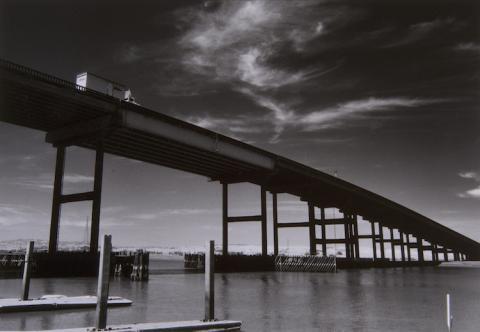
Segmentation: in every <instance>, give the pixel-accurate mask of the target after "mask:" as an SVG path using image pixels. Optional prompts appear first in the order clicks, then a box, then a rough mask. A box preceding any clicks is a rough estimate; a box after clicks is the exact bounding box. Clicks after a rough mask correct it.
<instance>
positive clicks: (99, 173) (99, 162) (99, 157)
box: [90, 142, 103, 252]
mask: <svg viewBox="0 0 480 332" xmlns="http://www.w3.org/2000/svg"><path fill="white" fill-rule="evenodd" d="M102 179H103V143H102V142H100V143H98V145H97V151H96V152H95V175H94V180H93V203H92V226H91V227H90V252H97V251H98V236H99V232H100V206H101V202H102Z"/></svg>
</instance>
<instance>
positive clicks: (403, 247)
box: [400, 231, 405, 262]
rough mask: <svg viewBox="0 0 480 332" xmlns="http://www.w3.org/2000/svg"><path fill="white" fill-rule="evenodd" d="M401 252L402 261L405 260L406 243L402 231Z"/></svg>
mask: <svg viewBox="0 0 480 332" xmlns="http://www.w3.org/2000/svg"><path fill="white" fill-rule="evenodd" d="M400 253H401V255H402V262H405V243H404V241H403V233H402V232H401V231H400Z"/></svg>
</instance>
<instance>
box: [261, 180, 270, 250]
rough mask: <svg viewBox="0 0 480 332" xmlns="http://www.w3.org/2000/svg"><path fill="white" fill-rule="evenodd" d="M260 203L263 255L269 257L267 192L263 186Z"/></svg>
mask: <svg viewBox="0 0 480 332" xmlns="http://www.w3.org/2000/svg"><path fill="white" fill-rule="evenodd" d="M260 201H261V204H262V206H261V211H262V218H261V219H262V220H261V222H262V255H263V256H267V253H268V252H267V250H268V248H267V191H266V190H265V187H263V186H262V187H261V189H260Z"/></svg>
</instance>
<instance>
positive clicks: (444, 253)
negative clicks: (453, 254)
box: [443, 246, 448, 262]
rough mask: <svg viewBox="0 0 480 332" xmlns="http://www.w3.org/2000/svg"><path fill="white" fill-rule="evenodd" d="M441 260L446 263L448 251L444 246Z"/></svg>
mask: <svg viewBox="0 0 480 332" xmlns="http://www.w3.org/2000/svg"><path fill="white" fill-rule="evenodd" d="M443 260H444V261H445V262H448V250H447V248H446V247H445V246H444V247H443Z"/></svg>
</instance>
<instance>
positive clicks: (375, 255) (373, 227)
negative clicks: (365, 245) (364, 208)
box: [370, 221, 377, 261]
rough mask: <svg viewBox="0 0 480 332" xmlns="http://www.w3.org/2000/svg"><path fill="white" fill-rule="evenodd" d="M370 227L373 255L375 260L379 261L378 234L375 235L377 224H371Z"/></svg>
mask: <svg viewBox="0 0 480 332" xmlns="http://www.w3.org/2000/svg"><path fill="white" fill-rule="evenodd" d="M370 226H371V229H372V232H371V233H372V253H373V256H372V257H373V260H374V261H376V260H377V234H376V233H375V222H374V221H372V222H370Z"/></svg>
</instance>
